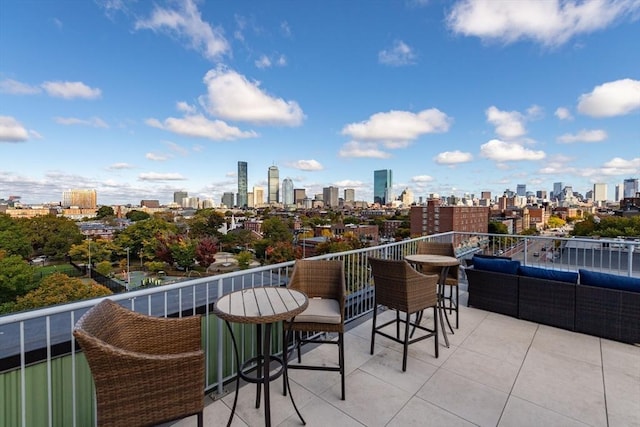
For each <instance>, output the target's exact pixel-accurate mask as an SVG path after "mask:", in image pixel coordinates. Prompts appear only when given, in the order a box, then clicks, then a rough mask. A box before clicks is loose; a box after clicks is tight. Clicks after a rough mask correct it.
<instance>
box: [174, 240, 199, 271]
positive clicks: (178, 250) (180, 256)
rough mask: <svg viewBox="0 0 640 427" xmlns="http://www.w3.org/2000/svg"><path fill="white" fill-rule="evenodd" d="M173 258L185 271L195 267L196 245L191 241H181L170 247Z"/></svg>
mask: <svg viewBox="0 0 640 427" xmlns="http://www.w3.org/2000/svg"><path fill="white" fill-rule="evenodd" d="M170 249H171V256H172V258H173V259H174V260H175V262H176V264H178V265H179V266H180V267H182V268H184V269H185V270H186V269H188V268H189V267H191V266H192V265H193V262H194V260H195V258H196V244H195V242H194V241H192V240H191V239H188V238H186V239H180V240H179V241H177V242H175V243H173V244H172V245H171V246H170Z"/></svg>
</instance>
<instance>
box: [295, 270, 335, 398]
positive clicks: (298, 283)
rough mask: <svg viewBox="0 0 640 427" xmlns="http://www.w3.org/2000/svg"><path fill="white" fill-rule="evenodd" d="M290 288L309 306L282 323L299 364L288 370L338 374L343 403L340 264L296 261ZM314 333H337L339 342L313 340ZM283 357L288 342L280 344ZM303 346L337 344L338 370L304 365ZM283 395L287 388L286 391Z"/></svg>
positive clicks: (321, 339)
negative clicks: (302, 295) (290, 337)
mask: <svg viewBox="0 0 640 427" xmlns="http://www.w3.org/2000/svg"><path fill="white" fill-rule="evenodd" d="M288 286H289V287H290V288H292V289H296V290H299V291H301V292H304V293H305V294H306V295H307V297H308V298H309V306H308V307H307V308H306V309H305V311H303V312H302V313H300V314H299V315H297V316H296V317H295V318H294V319H293V322H286V321H285V322H283V327H284V330H285V331H292V332H293V333H294V335H295V337H294V341H295V343H294V349H295V350H296V351H297V355H298V364H294V365H288V369H311V370H319V371H334V372H340V377H341V378H340V379H341V388H342V400H344V399H345V378H344V306H345V300H346V287H345V278H344V265H343V263H342V261H339V260H298V261H296V263H295V266H294V268H293V274H292V275H291V280H290V281H289V285H288ZM317 332H328V333H337V334H338V341H333V340H329V339H326V338H322V337H315V338H314V336H313V334H314V333H317ZM283 342H284V349H283V354H284V355H285V358H288V354H289V351H288V349H287V346H288V344H289V343H288V342H287V340H283ZM305 343H316V344H337V346H338V366H326V365H322V366H319V365H303V364H302V356H301V352H300V346H301V345H303V344H305ZM285 392H286V387H285Z"/></svg>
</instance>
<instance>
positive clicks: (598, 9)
mask: <svg viewBox="0 0 640 427" xmlns="http://www.w3.org/2000/svg"><path fill="white" fill-rule="evenodd" d="M639 10H640V3H639V2H638V1H637V0H584V1H565V0H545V1H540V0H518V1H510V0H506V1H497V0H461V1H458V2H457V3H456V4H455V5H454V7H453V8H452V10H451V12H450V13H449V14H448V16H447V18H446V20H447V25H448V26H449V28H451V29H452V30H453V31H454V32H455V33H458V34H463V35H465V36H476V37H479V38H481V39H483V40H486V41H497V42H500V43H507V44H508V43H513V42H516V41H518V40H525V39H529V40H533V41H534V42H537V43H541V44H543V45H545V46H559V45H562V44H564V43H566V42H567V41H568V40H570V39H571V38H573V37H574V36H576V35H580V34H588V33H591V32H594V31H597V30H601V29H603V28H606V27H607V26H609V25H612V24H613V23H614V22H616V21H617V20H620V19H621V18H623V17H625V16H630V17H631V19H634V18H635V17H637V13H638V11H639Z"/></svg>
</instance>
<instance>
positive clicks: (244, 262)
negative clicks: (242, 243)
mask: <svg viewBox="0 0 640 427" xmlns="http://www.w3.org/2000/svg"><path fill="white" fill-rule="evenodd" d="M235 258H236V259H237V260H238V266H239V267H240V270H246V269H247V268H249V264H250V263H251V260H252V259H253V254H252V253H251V252H249V251H242V252H240V253H239V254H238V255H236V257H235Z"/></svg>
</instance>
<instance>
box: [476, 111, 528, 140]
mask: <svg viewBox="0 0 640 427" xmlns="http://www.w3.org/2000/svg"><path fill="white" fill-rule="evenodd" d="M485 114H486V116H487V121H488V122H489V123H491V124H492V125H494V126H495V127H496V129H495V132H496V134H497V135H498V136H499V137H500V138H503V139H515V138H519V137H521V136H523V135H525V134H526V133H527V131H526V129H525V127H524V121H525V118H524V116H523V115H522V114H521V113H519V112H518V111H501V110H498V109H497V108H496V107H494V106H491V107H489V108H487V110H486V111H485Z"/></svg>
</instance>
